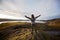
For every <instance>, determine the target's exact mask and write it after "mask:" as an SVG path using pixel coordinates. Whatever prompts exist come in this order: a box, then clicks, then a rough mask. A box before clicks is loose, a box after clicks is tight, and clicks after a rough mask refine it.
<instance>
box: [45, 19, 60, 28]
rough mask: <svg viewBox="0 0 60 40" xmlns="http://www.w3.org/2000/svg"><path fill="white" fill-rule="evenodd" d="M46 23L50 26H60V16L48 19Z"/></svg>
mask: <svg viewBox="0 0 60 40" xmlns="http://www.w3.org/2000/svg"><path fill="white" fill-rule="evenodd" d="M46 24H47V25H48V26H54V27H60V18H56V19H51V20H47V23H46Z"/></svg>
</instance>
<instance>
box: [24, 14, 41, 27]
mask: <svg viewBox="0 0 60 40" xmlns="http://www.w3.org/2000/svg"><path fill="white" fill-rule="evenodd" d="M40 16H41V15H38V16H36V17H34V14H32V15H31V18H30V17H28V16H26V15H25V17H26V18H28V19H30V20H31V24H32V26H33V25H34V24H35V20H36V19H37V18H38V17H40Z"/></svg>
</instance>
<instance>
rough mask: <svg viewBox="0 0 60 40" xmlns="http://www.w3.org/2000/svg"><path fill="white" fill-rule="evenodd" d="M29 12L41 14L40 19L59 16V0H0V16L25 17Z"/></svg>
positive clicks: (9, 17)
mask: <svg viewBox="0 0 60 40" xmlns="http://www.w3.org/2000/svg"><path fill="white" fill-rule="evenodd" d="M31 14H34V15H35V16H38V15H41V16H40V17H39V18H38V19H40V20H46V19H53V18H60V0H0V18H8V19H26V18H25V17H24V16H25V15H27V16H29V17H30V16H31Z"/></svg>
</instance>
